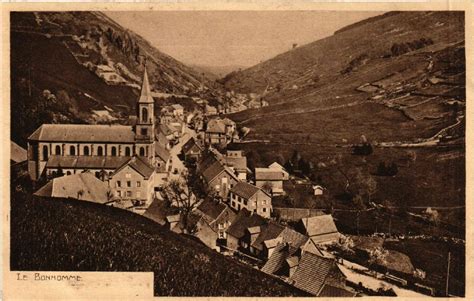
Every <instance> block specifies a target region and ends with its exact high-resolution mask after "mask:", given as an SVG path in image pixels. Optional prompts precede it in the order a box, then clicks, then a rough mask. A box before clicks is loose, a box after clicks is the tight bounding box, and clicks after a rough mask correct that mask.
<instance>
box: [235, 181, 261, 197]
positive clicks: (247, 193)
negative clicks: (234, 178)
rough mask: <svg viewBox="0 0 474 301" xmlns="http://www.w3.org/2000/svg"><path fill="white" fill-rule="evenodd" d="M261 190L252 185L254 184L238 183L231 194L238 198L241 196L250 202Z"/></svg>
mask: <svg viewBox="0 0 474 301" xmlns="http://www.w3.org/2000/svg"><path fill="white" fill-rule="evenodd" d="M259 190H261V189H260V188H258V187H256V186H254V185H252V184H249V183H246V182H238V183H237V184H235V186H234V187H232V189H231V190H230V192H232V193H234V194H236V195H238V196H241V197H243V198H244V199H247V200H248V199H250V198H251V197H252V196H253V195H254V194H256V193H257V192H258V191H259Z"/></svg>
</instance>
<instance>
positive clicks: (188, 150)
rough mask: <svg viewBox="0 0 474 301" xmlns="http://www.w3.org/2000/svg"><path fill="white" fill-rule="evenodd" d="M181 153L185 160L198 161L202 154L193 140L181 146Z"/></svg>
mask: <svg viewBox="0 0 474 301" xmlns="http://www.w3.org/2000/svg"><path fill="white" fill-rule="evenodd" d="M181 152H182V154H183V155H184V159H185V160H195V161H198V160H199V158H200V157H201V154H202V152H203V148H202V146H200V145H199V143H197V141H196V140H195V139H194V138H191V139H189V140H188V141H187V142H186V143H185V144H184V145H183V147H182V148H181Z"/></svg>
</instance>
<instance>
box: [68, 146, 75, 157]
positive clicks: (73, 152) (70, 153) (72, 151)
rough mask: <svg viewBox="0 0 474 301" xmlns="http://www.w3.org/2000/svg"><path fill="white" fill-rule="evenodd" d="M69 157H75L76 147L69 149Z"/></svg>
mask: <svg viewBox="0 0 474 301" xmlns="http://www.w3.org/2000/svg"><path fill="white" fill-rule="evenodd" d="M69 155H71V156H75V155H76V147H75V146H74V145H71V146H70V147H69Z"/></svg>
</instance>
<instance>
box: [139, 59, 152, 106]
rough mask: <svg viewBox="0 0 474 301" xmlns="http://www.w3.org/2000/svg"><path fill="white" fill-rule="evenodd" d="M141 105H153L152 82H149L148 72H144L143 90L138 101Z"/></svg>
mask: <svg viewBox="0 0 474 301" xmlns="http://www.w3.org/2000/svg"><path fill="white" fill-rule="evenodd" d="M138 102H139V103H153V97H152V96H151V90H150V82H149V81H148V73H147V71H146V67H145V72H143V82H142V90H141V92H140V99H139V100H138Z"/></svg>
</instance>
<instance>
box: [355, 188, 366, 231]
mask: <svg viewBox="0 0 474 301" xmlns="http://www.w3.org/2000/svg"><path fill="white" fill-rule="evenodd" d="M352 202H353V203H354V207H355V208H356V210H357V215H356V227H357V235H359V225H360V213H361V211H363V210H365V209H366V208H367V206H366V205H365V202H364V199H363V198H362V196H361V195H360V194H358V195H356V196H355V197H354V198H353V199H352Z"/></svg>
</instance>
